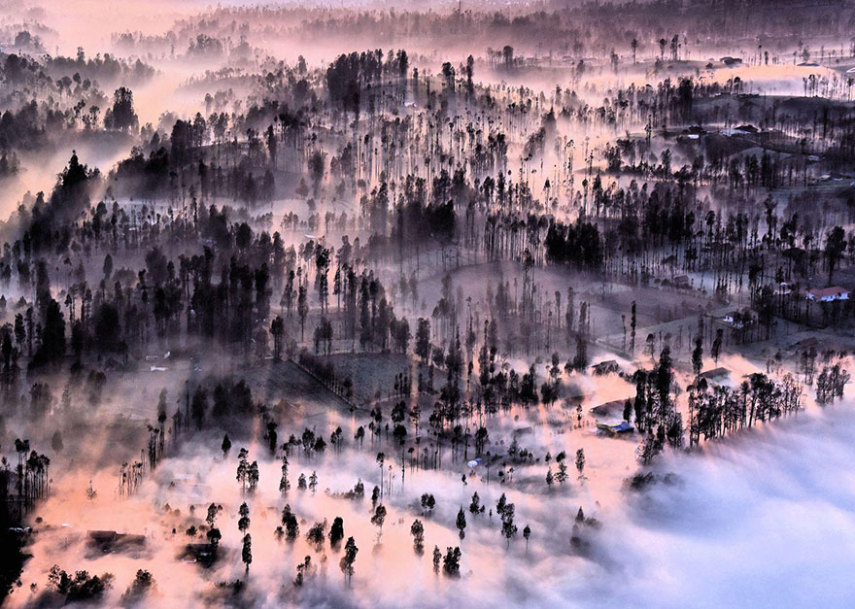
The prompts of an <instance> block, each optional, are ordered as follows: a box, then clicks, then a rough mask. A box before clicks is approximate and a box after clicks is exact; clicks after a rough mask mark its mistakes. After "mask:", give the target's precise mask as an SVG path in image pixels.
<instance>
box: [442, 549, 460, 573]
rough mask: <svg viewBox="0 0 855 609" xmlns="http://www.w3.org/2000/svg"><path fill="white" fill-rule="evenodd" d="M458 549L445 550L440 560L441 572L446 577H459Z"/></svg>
mask: <svg viewBox="0 0 855 609" xmlns="http://www.w3.org/2000/svg"><path fill="white" fill-rule="evenodd" d="M460 556H461V552H460V548H459V547H454V548H450V547H449V548H447V549H446V551H445V557H444V558H443V559H442V572H443V573H445V575H446V576H447V577H460Z"/></svg>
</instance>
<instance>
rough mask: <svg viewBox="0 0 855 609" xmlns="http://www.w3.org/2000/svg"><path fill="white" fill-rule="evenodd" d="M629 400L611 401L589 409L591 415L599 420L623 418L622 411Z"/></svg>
mask: <svg viewBox="0 0 855 609" xmlns="http://www.w3.org/2000/svg"><path fill="white" fill-rule="evenodd" d="M627 401H631V400H629V398H627V399H625V400H612V401H611V402H606V403H605V404H600V405H599V406H594V407H593V408H591V411H590V412H591V414H592V415H594V416H595V417H597V418H598V419H599V418H610V419H613V418H617V417H623V409H624V406H625V405H626V403H627Z"/></svg>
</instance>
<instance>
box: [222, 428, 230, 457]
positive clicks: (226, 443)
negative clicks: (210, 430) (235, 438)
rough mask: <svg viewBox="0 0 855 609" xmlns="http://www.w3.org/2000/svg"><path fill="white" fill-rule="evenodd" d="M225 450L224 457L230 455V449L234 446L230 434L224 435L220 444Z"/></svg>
mask: <svg viewBox="0 0 855 609" xmlns="http://www.w3.org/2000/svg"><path fill="white" fill-rule="evenodd" d="M220 448H221V449H222V450H223V459H225V458H226V457H228V456H229V451H230V450H231V448H232V441H231V440H229V434H226V435H224V436H223V443H222V444H221V445H220Z"/></svg>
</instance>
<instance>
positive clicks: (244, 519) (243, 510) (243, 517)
mask: <svg viewBox="0 0 855 609" xmlns="http://www.w3.org/2000/svg"><path fill="white" fill-rule="evenodd" d="M238 514H239V515H240V519H239V520H238V530H239V531H240V532H241V533H246V531H247V529H249V506H248V505H247V504H246V501H244V502H243V503H241V504H240V508H239V509H238Z"/></svg>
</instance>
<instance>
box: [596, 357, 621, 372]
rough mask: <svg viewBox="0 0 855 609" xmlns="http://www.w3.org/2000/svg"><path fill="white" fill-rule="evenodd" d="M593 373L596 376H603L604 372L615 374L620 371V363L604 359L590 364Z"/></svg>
mask: <svg viewBox="0 0 855 609" xmlns="http://www.w3.org/2000/svg"><path fill="white" fill-rule="evenodd" d="M591 369H592V370H593V371H594V374H596V375H597V376H605V375H606V374H617V373H618V372H620V364H618V363H617V361H615V360H613V359H609V360H605V361H602V362H599V363H597V364H594V365H593V366H591Z"/></svg>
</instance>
